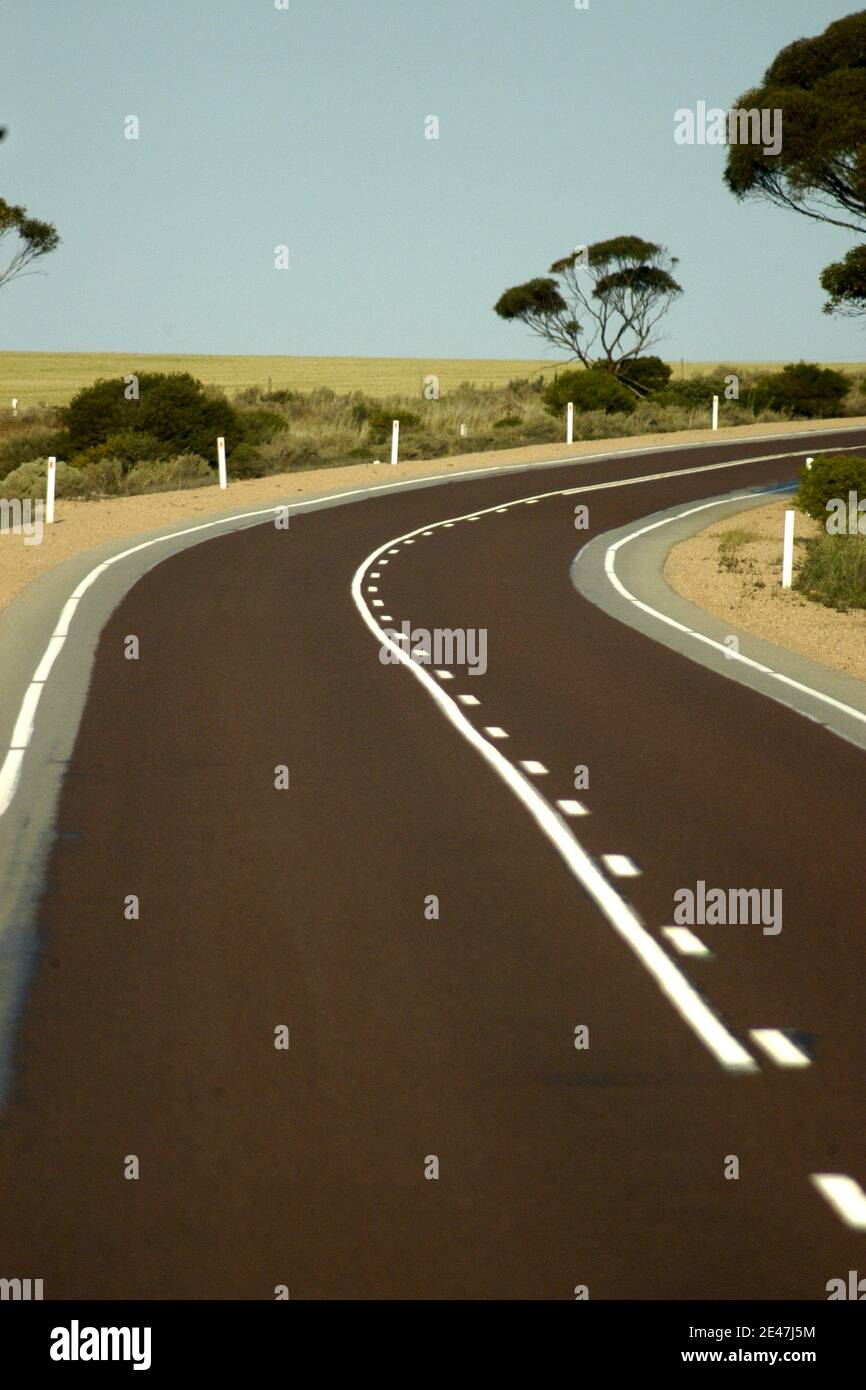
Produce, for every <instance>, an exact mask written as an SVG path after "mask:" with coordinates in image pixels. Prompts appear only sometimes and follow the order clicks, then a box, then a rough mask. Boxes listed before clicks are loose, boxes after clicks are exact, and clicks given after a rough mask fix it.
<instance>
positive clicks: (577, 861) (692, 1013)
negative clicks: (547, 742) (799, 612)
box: [352, 450, 802, 1072]
mask: <svg viewBox="0 0 866 1390" xmlns="http://www.w3.org/2000/svg"><path fill="white" fill-rule="evenodd" d="M797 452H798V453H799V452H802V451H801V450H798V451H797ZM462 519H463V518H455V520H462ZM427 525H429V522H428V523H427ZM420 529H421V528H420V527H419V530H420ZM397 539H399V540H402V539H405V538H404V537H398V538H397ZM391 543H392V542H391V541H386V542H385V544H384V545H383V546H380V547H379V549H378V550H375V551H373V553H372V554H371V555H369V556H368V557H367V559H366V560H363V561H362V562H361V564H360V565H359V566H358V569H357V570H356V571H355V574H354V577H353V579H352V598H353V600H354V602H355V606H356V608H357V609H358V612H359V613H360V615H361V618H362V620H363V621H364V623H365V624H366V625H367V627H368V628H369V630H370V632H371V633H372V634H373V636H374V637H375V638H376V640H377V641H378V642H379V643H380V645H382V646H385V647H389V648H390V649H391V651H392V652H393V653H394V654H395V656H396V658H397V661H398V662H399V663H400V664H401V665H403V666H406V667H407V669H408V670H409V671H411V673H412V675H413V676H414V677H415V679H416V680H417V681H420V682H421V684H422V685H423V686H424V688H425V689H426V691H427V693H428V694H429V695H430V696H431V698H432V699H433V700H434V702H435V703H436V705H437V706H438V707H439V709H440V711H441V712H442V714H444V716H445V718H446V719H447V720H448V721H449V723H451V724H452V725H453V726H454V728H455V729H456V730H457V732H458V733H459V734H461V735H462V737H463V738H464V739H466V741H467V743H469V744H470V745H471V746H472V747H473V748H474V749H475V751H476V752H477V753H478V754H479V755H480V756H481V757H482V758H483V759H484V761H485V762H486V763H487V764H488V765H489V766H490V767H491V768H492V769H493V771H494V772H496V774H497V775H498V776H499V777H500V779H501V780H502V781H503V782H504V783H505V785H506V786H507V787H508V788H509V789H510V790H511V791H512V792H513V793H514V795H515V796H516V797H517V798H518V800H519V801H520V802H521V803H522V804H523V806H524V807H525V808H526V810H527V811H528V812H529V814H530V815H531V817H532V819H533V820H534V821H535V823H536V825H537V826H538V827H539V829H540V830H541V831H542V833H543V834H544V835H546V836H547V838H548V840H549V841H550V843H551V844H552V845H553V846H554V848H555V849H556V850H557V851H558V853H559V855H560V857H561V858H562V859H563V860H564V862H565V864H566V865H567V867H568V868H569V869H570V870H571V872H572V874H573V875H574V877H575V878H576V879H577V881H578V882H579V883H580V884H581V886H582V887H583V888H584V889H585V890H586V892H587V893H589V895H590V897H591V898H592V899H593V901H594V902H595V903H596V906H597V907H599V908H600V909H601V911H602V912H603V913H604V915H605V917H606V918H607V920H608V922H609V923H610V924H611V926H612V927H613V928H614V930H615V931H616V932H617V933H618V935H619V936H620V937H621V938H622V939H623V940H624V941H625V942H626V943H627V945H628V946H629V947H630V948H631V950H632V951H633V953H634V954H635V955H636V956H637V958H638V960H640V961H641V963H642V964H643V965H644V966H645V968H646V969H647V970H648V971H649V973H650V975H651V976H652V978H653V979H654V980H655V982H656V984H657V985H658V986H659V988H660V990H661V991H662V993H663V994H664V995H665V997H666V998H667V999H668V1001H669V1002H670V1003H671V1004H672V1005H673V1007H674V1009H675V1010H676V1012H677V1013H678V1014H679V1015H680V1017H681V1018H682V1019H683V1020H684V1022H686V1023H687V1024H688V1026H689V1027H690V1028H691V1029H692V1031H693V1032H694V1033H695V1034H696V1035H697V1037H698V1038H699V1039H700V1040H701V1042H702V1043H703V1044H704V1046H705V1047H707V1048H708V1050H709V1051H710V1052H711V1053H712V1055H713V1056H714V1057H715V1058H716V1060H717V1061H718V1062H719V1063H720V1064H721V1066H723V1067H725V1068H726V1069H727V1070H729V1071H736V1072H747V1071H748V1072H754V1071H757V1070H758V1065H757V1063H756V1062H755V1060H754V1058H753V1057H752V1056H751V1054H750V1053H749V1052H747V1051H746V1049H745V1048H744V1047H743V1046H742V1044H741V1043H739V1042H738V1041H737V1039H736V1038H735V1037H734V1036H733V1034H732V1033H729V1032H728V1030H727V1028H726V1027H725V1025H724V1024H723V1023H722V1022H721V1020H720V1019H719V1018H717V1017H716V1015H715V1014H714V1013H713V1011H712V1010H711V1009H710V1007H709V1005H708V1004H706V1002H705V1001H704V1000H703V999H702V998H701V996H700V995H699V994H698V992H697V990H696V989H695V988H694V986H693V985H692V984H691V983H690V982H689V981H688V980H687V979H686V977H685V975H683V973H682V972H681V970H680V969H679V968H678V966H676V965H675V964H674V962H673V961H672V960H671V959H670V957H669V956H668V955H667V954H666V952H665V951H663V950H662V948H661V946H660V945H659V944H658V942H657V941H655V940H654V938H653V937H651V936H650V934H649V932H647V931H646V929H645V928H644V926H643V925H642V923H641V922H640V919H639V918H638V917H637V915H636V913H635V912H634V911H633V910H632V909H631V908H630V907H629V905H628V904H627V903H626V902H625V901H624V899H623V898H621V897H620V896H619V894H618V893H617V892H616V890H615V889H614V888H613V886H612V885H611V884H610V883H609V882H608V880H607V879H606V878H605V876H604V874H603V873H602V872H601V870H600V869H599V868H598V866H597V865H596V864H595V863H594V862H593V860H592V859H591V857H590V856H589V854H588V853H587V851H586V850H585V849H584V848H583V846H582V845H581V844H580V843H579V842H578V840H577V839H576V838H575V836H574V835H573V834H572V831H571V829H570V827H569V826H568V825H567V824H566V822H565V820H564V819H563V818H562V816H560V815H559V814H558V813H557V812H556V811H554V809H553V807H552V806H550V805H549V804H548V802H547V801H545V800H544V798H543V797H542V796H541V795H540V793H539V792H538V790H537V789H536V788H535V786H534V785H533V784H532V782H530V780H529V778H528V777H526V776H525V774H524V773H522V772H521V771H520V770H519V769H518V768H517V767H515V766H514V764H513V763H511V762H509V760H508V759H507V758H505V757H504V756H503V755H502V754H501V753H500V752H499V749H498V748H496V747H495V746H494V745H493V744H492V743H491V742H490V741H489V739H486V738H484V737H483V736H482V734H480V733H479V732H478V731H477V729H475V728H474V727H473V725H472V724H470V722H469V720H468V719H467V718H466V717H465V715H464V714H463V713H462V712H461V710H460V709H459V708H458V706H457V704H456V703H455V702H454V701H453V700H452V699H451V697H450V696H449V695H447V694H446V693H445V691H444V690H443V688H442V686H441V685H438V684H437V682H436V681H434V680H433V679H432V677H431V676H430V675H428V673H427V671H426V670H425V668H424V667H423V666H420V665H419V664H418V663H417V662H415V661H413V660H412V659H411V657H410V656H407V654H406V653H405V651H404V650H403V648H402V647H401V646H399V645H398V644H397V643H396V642H393V641H392V640H391V639H390V638H389V637H388V636H387V634H386V633H385V632H384V630H383V629H382V628H381V627H380V626H379V624H378V623H377V622H376V619H375V617H374V615H373V613H372V612H371V610H370V608H369V607H368V606H367V604H366V603H365V601H364V595H363V592H362V585H363V582H364V578H365V575H366V572H367V570H368V569H369V568H370V566H371V565H373V564H375V563H376V560H377V558H378V556H379V555H380V554H381V553H382V551H383V550H385V549H386V548H387V546H389V545H390V544H391Z"/></svg>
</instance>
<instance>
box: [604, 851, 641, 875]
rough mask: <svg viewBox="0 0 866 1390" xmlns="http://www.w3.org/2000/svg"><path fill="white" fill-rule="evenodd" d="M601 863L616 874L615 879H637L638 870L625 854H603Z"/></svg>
mask: <svg viewBox="0 0 866 1390" xmlns="http://www.w3.org/2000/svg"><path fill="white" fill-rule="evenodd" d="M601 859H602V863H603V864H604V865H605V866H606V867H607V868H608V869H609V870H610V872H611V873H612V874H616V877H617V878H637V877H638V875H639V874H640V869H639V868H638V867H637V865H636V864H634V863H633V862H632V860H631V859H629V857H628V855H627V854H603V855H602V856H601Z"/></svg>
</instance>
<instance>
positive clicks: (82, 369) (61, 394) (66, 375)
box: [0, 352, 866, 428]
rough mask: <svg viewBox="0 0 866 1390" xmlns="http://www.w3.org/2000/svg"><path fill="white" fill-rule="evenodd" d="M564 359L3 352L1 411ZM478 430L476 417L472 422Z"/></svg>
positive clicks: (700, 370) (420, 378) (400, 380)
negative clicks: (159, 390)
mask: <svg viewBox="0 0 866 1390" xmlns="http://www.w3.org/2000/svg"><path fill="white" fill-rule="evenodd" d="M563 365H564V364H563V363H561V362H560V363H557V362H551V361H549V360H545V361H542V360H537V359H527V358H514V359H502V360H499V359H483V358H477V359H476V358H456V357H455V358H421V357H204V356H187V355H182V354H175V355H150V354H145V353H134V352H133V353H120V352H114V353H107V352H0V410H5V409H7V408H8V405H9V400H10V398H11V397H12V396H17V397H18V400H19V403H20V406H21V407H25V406H32V405H39V404H40V403H44V404H45V405H64V404H65V403H66V402H67V401H69V400H71V398H72V396H74V395H75V392H76V391H78V390H79V389H80V388H81V387H82V386H89V385H90V384H91V382H93V381H95V380H96V379H97V378H98V377H111V376H123V375H125V374H126V373H127V372H145V371H148V372H171V371H175V372H191V373H192V375H193V376H194V377H197V378H198V380H199V381H203V382H205V383H206V384H207V385H213V386H218V387H220V388H221V389H223V390H225V391H228V392H233V391H240V390H243V389H245V388H248V387H252V386H258V387H261V388H262V389H263V390H273V391H279V390H291V391H313V390H315V389H316V388H317V387H322V386H327V387H330V388H331V390H333V391H338V392H351V391H363V392H364V394H365V395H368V396H374V397H377V398H383V397H389V396H407V397H413V398H415V399H418V400H420V399H421V397H422V392H423V383H424V378H425V377H426V376H430V375H433V376H437V377H438V378H439V383H440V388H441V390H442V393H443V395H444V394H445V393H446V392H448V391H453V390H454V389H455V388H456V387H457V386H459V385H460V384H461V383H462V382H468V383H470V384H471V385H473V386H479V387H503V386H505V385H507V383H508V382H509V381H511V380H513V379H514V378H516V377H532V376H538V375H539V374H540V375H543V376H545V377H550V376H552V375H553V373H554V372H555V371H557V370H558V368H560V367H561V366H563ZM724 365H731V364H724V363H718V362H685V363H680V362H679V361H672V362H671V366H672V368H673V380H674V381H676V380H678V379H679V378H680V377H682V376H685V377H692V376H697V375H702V374H704V373H706V372H710V371H714V370H715V369H716V368H717V367H719V366H724ZM782 365H783V364H782V363H780V362H740V363H739V364H733V369H737V370H739V371H740V373H741V374H742V375H744V376H749V375H752V374H753V373H755V372H758V371H772V370H778V369H780V368H781V366H782ZM826 365H828V366H832V367H837V368H839V369H840V370H848V371H854V372H864V373H866V364H864V363H850V362H849V363H844V362H831V363H828V364H826ZM468 423H469V424H470V428H472V421H469V422H468Z"/></svg>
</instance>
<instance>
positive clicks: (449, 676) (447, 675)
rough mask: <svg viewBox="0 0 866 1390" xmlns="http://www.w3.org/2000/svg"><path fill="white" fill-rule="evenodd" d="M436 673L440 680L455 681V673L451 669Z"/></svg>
mask: <svg viewBox="0 0 866 1390" xmlns="http://www.w3.org/2000/svg"><path fill="white" fill-rule="evenodd" d="M436 674H437V676H438V677H439V679H440V681H453V679H454V675H453V673H452V672H451V671H437V672H436Z"/></svg>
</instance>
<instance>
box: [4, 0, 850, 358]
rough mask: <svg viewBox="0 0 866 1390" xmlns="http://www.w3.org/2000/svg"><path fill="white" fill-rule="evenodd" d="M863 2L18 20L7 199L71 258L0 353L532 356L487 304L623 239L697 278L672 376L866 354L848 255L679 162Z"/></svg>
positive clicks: (612, 2) (236, 10)
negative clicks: (736, 104)
mask: <svg viewBox="0 0 866 1390" xmlns="http://www.w3.org/2000/svg"><path fill="white" fill-rule="evenodd" d="M856 8H857V5H856V3H850V0H849V3H844V0H820V3H818V4H815V3H814V2H813V0H726V2H725V3H724V4H721V3H718V0H590V8H589V9H588V10H587V11H577V10H575V8H574V0H290V9H289V11H288V12H284V11H278V10H277V9H275V6H274V0H137V3H121V0H10V4H9V5H8V6H7V7H6V10H5V13H4V19H3V41H2V48H3V52H2V54H0V72H2V84H0V92H2V97H0V108H2V109H0V124H4V125H6V126H8V128H9V134H8V135H7V138H6V140H5V141H4V142H3V143H2V145H0V195H2V196H3V197H5V198H6V199H7V201H10V202H14V203H24V204H25V205H26V206H27V207H28V209H29V210H30V212H31V213H32V214H33V215H34V216H37V217H43V218H46V219H48V220H50V221H53V222H54V223H55V224H56V226H57V228H58V230H59V232H60V234H61V236H62V238H63V245H62V247H61V248H60V250H59V251H57V252H56V253H55V254H54V255H53V256H51V257H49V258H48V259H46V260H45V261H44V262H43V263H42V264H43V268H44V270H45V271H46V273H45V274H44V275H39V276H32V277H30V278H26V279H22V280H20V281H19V282H17V283H15V284H14V285H12V286H10V287H7V288H6V289H4V290H3V291H2V292H0V348H6V349H18V350H24V349H44V350H70V351H126V350H132V351H137V352H201V353H293V354H316V355H320V354H323V355H338V356H344V355H347V356H354V355H362V356H366V355H369V356H377V355H381V356H413V357H415V356H417V357H427V356H429V357H522V356H527V357H534V356H540V355H542V350H540V349H539V348H538V347H537V346H536V343H535V340H534V339H533V338H532V336H531V335H530V334H529V333H528V332H527V331H526V330H524V329H523V328H521V327H520V326H519V325H517V326H515V325H506V324H504V323H502V322H501V321H500V320H499V319H497V318H496V316H495V315H494V314H493V313H492V309H491V306H492V305H493V303H494V301H495V300H496V299H497V298H498V296H499V294H500V293H501V292H502V290H503V289H505V288H506V287H507V286H508V285H511V284H514V283H517V282H519V281H522V280H526V279H529V278H531V277H532V276H535V275H543V274H545V273H546V271H547V268H548V266H549V264H550V262H551V260H553V259H554V258H555V257H557V256H561V255H563V254H565V253H567V252H568V251H570V250H571V249H572V248H573V247H574V246H575V245H577V244H580V243H584V242H592V241H594V240H598V239H600V238H604V237H608V236H612V235H615V234H618V233H623V232H625V233H635V234H638V235H641V236H644V237H647V238H648V239H650V240H654V241H661V242H664V243H665V244H667V245H668V246H669V247H670V249H671V251H672V252H673V253H674V254H676V255H678V256H679V257H680V266H679V276H680V279H681V282H682V284H683V286H684V288H685V290H686V293H685V295H684V296H683V298H682V300H681V301H680V303H679V305H678V306H677V307H676V308H675V309H674V311H673V313H672V314H671V315H670V318H669V320H668V327H667V332H668V334H669V336H668V338H667V341H666V342H665V343H663V344H662V347H661V351H662V353H663V355H665V356H668V357H671V358H679V357H681V356H682V357H685V358H687V359H688V358H692V359H695V358H697V359H709V360H710V361H714V362H722V361H727V360H737V359H739V360H745V359H753V360H755V359H758V360H760V359H777V358H784V359H786V360H787V359H791V358H797V357H807V358H813V359H825V360H832V359H839V360H845V359H863V358H866V330H864V328H862V327H858V326H857V324H856V323H849V322H845V321H843V320H834V319H830V318H828V317H827V316H825V315H823V314H822V313H821V303H822V294H821V290H820V286H819V284H818V275H819V272H820V270H821V268H822V267H823V266H824V265H825V264H827V262H828V261H830V260H834V259H837V258H838V257H839V256H841V255H842V254H843V253H844V252H845V251H846V250H847V249H848V247H849V246H851V245H853V244H854V242H855V239H854V237H853V236H852V235H849V234H848V233H845V232H843V231H841V230H838V229H833V228H825V227H822V226H819V225H818V224H816V223H812V222H810V221H808V220H807V219H806V218H803V217H797V216H796V215H795V214H793V213H786V212H783V211H781V210H776V209H773V208H770V207H765V206H761V205H758V204H738V203H737V202H736V201H735V200H734V199H733V197H732V196H731V195H730V194H729V193H728V192H727V190H726V189H725V187H724V185H723V183H722V170H723V166H724V155H725V152H724V149H718V148H714V147H708V146H705V147H697V146H696V147H682V146H678V145H676V144H675V143H674V139H673V128H674V121H673V113H674V111H675V109H676V108H677V107H681V106H689V107H694V106H695V104H696V103H697V101H698V100H704V101H707V102H708V103H709V104H710V105H719V106H727V105H729V104H730V103H732V102H733V101H734V100H735V99H736V98H737V97H738V96H739V95H740V94H741V93H742V92H743V91H745V90H746V89H747V88H748V87H749V86H750V85H752V84H753V83H754V82H756V81H757V80H758V79H759V78H760V77H761V75H762V73H763V71H764V69H765V67H766V66H767V64H768V63H769V61H770V60H771V59H772V58H773V57H774V55H775V54H776V52H777V51H778V50H779V48H781V47H782V46H783V45H785V44H786V43H789V42H791V41H792V40H793V39H795V38H797V37H800V36H802V35H805V34H813V33H818V32H820V31H821V30H823V29H824V28H825V27H826V25H827V24H828V23H830V21H831V20H833V19H836V18H840V17H841V16H842V15H844V14H847V13H850V12H851V11H852V10H854V9H856ZM131 114H132V115H136V116H138V118H139V120H140V123H141V138H140V140H139V141H138V142H133V141H128V140H126V139H124V137H123V121H124V117H126V116H128V115H131ZM431 114H433V115H436V116H438V118H439V120H440V123H441V125H440V138H439V140H438V141H428V140H425V138H424V119H425V117H426V116H428V115H431ZM278 243H285V244H287V245H288V246H289V248H290V256H291V268H290V269H289V270H288V271H277V270H275V269H274V268H273V248H274V246H275V245H277V244H278Z"/></svg>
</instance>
